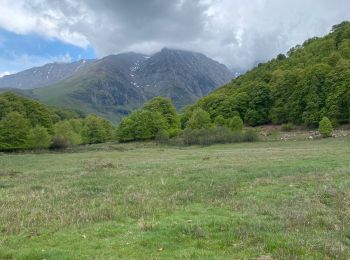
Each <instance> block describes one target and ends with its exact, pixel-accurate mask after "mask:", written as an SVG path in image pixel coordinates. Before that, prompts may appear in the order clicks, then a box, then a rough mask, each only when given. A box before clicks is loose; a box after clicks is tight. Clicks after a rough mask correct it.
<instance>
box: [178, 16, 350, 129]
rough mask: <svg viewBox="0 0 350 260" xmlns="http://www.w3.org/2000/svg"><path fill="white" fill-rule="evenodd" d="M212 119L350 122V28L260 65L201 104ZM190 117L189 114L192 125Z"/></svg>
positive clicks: (338, 27) (252, 122) (336, 30)
mask: <svg viewBox="0 0 350 260" xmlns="http://www.w3.org/2000/svg"><path fill="white" fill-rule="evenodd" d="M196 107H200V108H202V109H204V110H205V111H207V112H208V113H209V114H210V117H211V118H212V119H215V118H217V117H218V116H222V117H224V118H232V117H233V116H235V115H239V116H240V117H241V118H242V119H243V120H244V122H245V123H246V124H248V125H251V126H256V125H261V124H265V123H275V124H283V123H294V124H298V125H301V124H303V125H306V126H309V127H317V126H318V123H319V121H320V120H321V119H322V118H323V117H324V116H327V117H328V118H329V119H330V120H331V121H332V123H333V124H343V123H347V122H349V117H350V112H349V111H350V23H349V22H343V23H341V24H339V25H335V26H333V29H332V32H331V33H330V34H328V35H327V36H325V37H323V38H317V37H315V38H312V39H309V40H307V41H305V42H304V43H303V44H302V45H297V46H295V47H293V48H292V49H290V50H289V51H288V54H287V56H285V55H281V54H280V55H278V56H277V58H275V59H273V60H271V61H269V62H267V63H264V64H259V66H257V67H256V68H254V69H252V70H251V71H249V72H247V73H245V74H243V75H241V76H239V77H237V78H236V79H234V80H232V81H231V82H230V83H228V84H227V85H225V86H223V87H221V88H219V89H218V90H216V91H214V92H213V93H211V94H209V95H208V96H206V97H204V98H202V99H200V100H199V101H198V102H197V103H196V104H195V105H193V106H192V108H191V109H188V110H187V111H194V109H195V108H196ZM189 117H190V115H187V118H186V119H183V120H185V121H186V120H188V118H189Z"/></svg>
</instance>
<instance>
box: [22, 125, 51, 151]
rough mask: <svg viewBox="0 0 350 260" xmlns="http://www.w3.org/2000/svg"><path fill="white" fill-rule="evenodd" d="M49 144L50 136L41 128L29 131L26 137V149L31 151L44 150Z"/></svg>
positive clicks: (37, 127)
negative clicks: (31, 149)
mask: <svg viewBox="0 0 350 260" xmlns="http://www.w3.org/2000/svg"><path fill="white" fill-rule="evenodd" d="M50 144H51V136H50V134H49V133H48V131H47V129H46V128H45V127H43V126H36V127H34V128H32V129H30V131H29V133H28V137H27V147H28V148H33V149H46V148H49V146H50Z"/></svg>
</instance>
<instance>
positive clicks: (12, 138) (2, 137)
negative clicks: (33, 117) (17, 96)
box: [0, 112, 30, 148]
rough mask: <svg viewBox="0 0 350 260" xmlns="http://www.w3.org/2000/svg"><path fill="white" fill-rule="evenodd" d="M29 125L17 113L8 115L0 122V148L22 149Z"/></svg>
mask: <svg viewBox="0 0 350 260" xmlns="http://www.w3.org/2000/svg"><path fill="white" fill-rule="evenodd" d="M29 129H30V124H29V121H28V120H27V119H25V118H24V116H23V115H21V114H20V113H18V112H10V113H8V114H7V115H6V116H5V117H4V118H3V119H2V120H1V121H0V148H24V147H25V144H26V141H27V135H28V131H29Z"/></svg>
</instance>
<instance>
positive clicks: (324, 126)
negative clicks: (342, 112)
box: [318, 117, 333, 137]
mask: <svg viewBox="0 0 350 260" xmlns="http://www.w3.org/2000/svg"><path fill="white" fill-rule="evenodd" d="M318 131H319V132H320V134H321V135H322V137H330V136H332V132H333V126H332V123H331V121H330V120H329V119H328V117H324V118H322V120H321V121H320V124H319V128H318Z"/></svg>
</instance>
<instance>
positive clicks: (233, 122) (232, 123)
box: [228, 116, 243, 132]
mask: <svg viewBox="0 0 350 260" xmlns="http://www.w3.org/2000/svg"><path fill="white" fill-rule="evenodd" d="M228 126H229V128H230V129H231V130H232V131H234V132H235V131H237V132H240V131H242V129H243V120H242V119H241V118H240V117H239V116H234V117H233V118H231V119H230V120H229V121H228Z"/></svg>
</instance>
